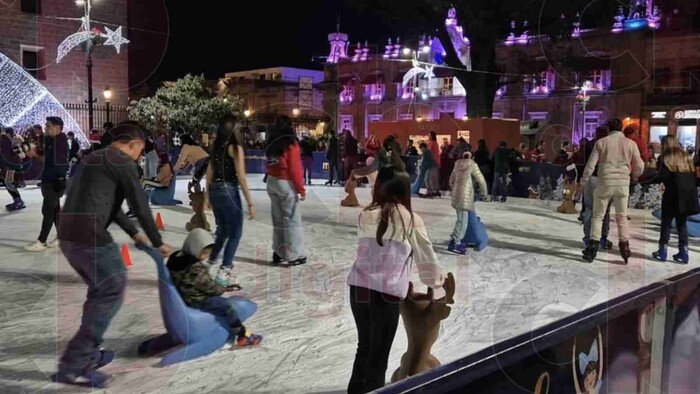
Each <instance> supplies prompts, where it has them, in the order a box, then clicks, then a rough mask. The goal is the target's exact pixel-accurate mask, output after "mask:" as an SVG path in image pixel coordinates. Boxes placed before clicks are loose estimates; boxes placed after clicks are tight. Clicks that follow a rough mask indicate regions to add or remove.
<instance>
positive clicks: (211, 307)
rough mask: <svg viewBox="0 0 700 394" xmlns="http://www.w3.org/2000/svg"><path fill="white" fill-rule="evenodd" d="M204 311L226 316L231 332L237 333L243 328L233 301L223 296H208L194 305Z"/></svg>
mask: <svg viewBox="0 0 700 394" xmlns="http://www.w3.org/2000/svg"><path fill="white" fill-rule="evenodd" d="M195 307H196V308H197V309H201V310H203V311H205V312H209V313H211V314H212V315H214V316H222V317H225V318H226V321H227V322H228V325H229V327H230V328H231V330H230V332H231V334H234V335H238V334H239V333H240V332H241V329H242V328H243V323H241V319H240V318H239V317H238V312H236V307H235V306H234V304H233V302H231V301H229V300H228V299H227V298H224V297H209V298H207V300H206V301H204V302H203V303H202V304H200V305H196V306H195Z"/></svg>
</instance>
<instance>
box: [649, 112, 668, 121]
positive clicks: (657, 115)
mask: <svg viewBox="0 0 700 394" xmlns="http://www.w3.org/2000/svg"><path fill="white" fill-rule="evenodd" d="M651 118H652V119H666V111H655V112H652V113H651Z"/></svg>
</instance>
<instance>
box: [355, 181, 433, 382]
mask: <svg viewBox="0 0 700 394" xmlns="http://www.w3.org/2000/svg"><path fill="white" fill-rule="evenodd" d="M357 232H358V237H359V239H358V242H357V251H358V253H357V258H356V260H355V262H354V264H353V266H352V269H351V271H350V274H349V276H348V280H347V283H348V286H349V287H350V289H349V291H350V308H351V309H352V314H353V317H354V318H355V325H356V326H357V336H358V343H357V353H356V354H355V362H354V364H353V368H352V376H351V378H350V382H349V384H348V393H351V394H353V393H367V392H370V391H373V390H376V389H379V388H381V387H383V386H384V383H385V380H384V379H385V376H386V369H387V363H388V361H389V353H390V352H391V346H392V343H393V341H394V336H395V335H396V329H397V326H398V323H399V304H400V302H401V300H403V299H405V298H406V296H407V294H408V283H409V280H410V277H411V267H412V264H415V265H416V266H417V267H418V271H419V274H420V279H421V281H422V282H423V283H425V284H426V285H428V286H429V287H431V288H433V289H439V288H441V287H442V285H443V283H444V281H445V274H444V273H443V271H442V269H441V268H440V266H439V265H438V264H437V262H438V258H437V256H436V255H435V252H434V251H433V246H432V244H431V243H430V239H429V238H428V233H427V231H426V228H425V224H424V223H423V219H421V217H420V216H418V215H416V214H415V213H413V212H412V211H411V190H410V182H409V177H408V174H407V173H406V172H404V171H400V170H399V169H397V168H394V167H384V168H382V169H381V170H380V171H379V174H378V176H377V182H376V184H375V186H374V191H373V196H372V204H371V205H370V206H369V207H367V208H366V209H365V210H363V211H362V212H361V213H360V217H359V223H358V229H357ZM387 257H389V258H387ZM436 298H440V297H439V296H436Z"/></svg>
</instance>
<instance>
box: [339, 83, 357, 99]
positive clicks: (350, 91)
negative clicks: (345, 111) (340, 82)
mask: <svg viewBox="0 0 700 394" xmlns="http://www.w3.org/2000/svg"><path fill="white" fill-rule="evenodd" d="M354 98H355V88H354V87H353V86H352V85H345V86H343V91H342V92H340V102H341V103H350V102H352V100H353V99H354Z"/></svg>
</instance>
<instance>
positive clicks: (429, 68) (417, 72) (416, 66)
mask: <svg viewBox="0 0 700 394" xmlns="http://www.w3.org/2000/svg"><path fill="white" fill-rule="evenodd" d="M412 63H413V68H411V69H410V70H408V71H407V72H406V74H405V75H404V76H403V86H406V85H408V84H409V83H411V80H412V79H413V78H415V77H418V76H421V75H422V77H421V78H427V79H428V86H430V80H431V79H433V78H435V74H434V73H433V69H434V68H435V66H434V65H432V64H431V65H426V66H425V68H423V67H421V64H420V63H419V62H418V60H416V59H413V62H412Z"/></svg>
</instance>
